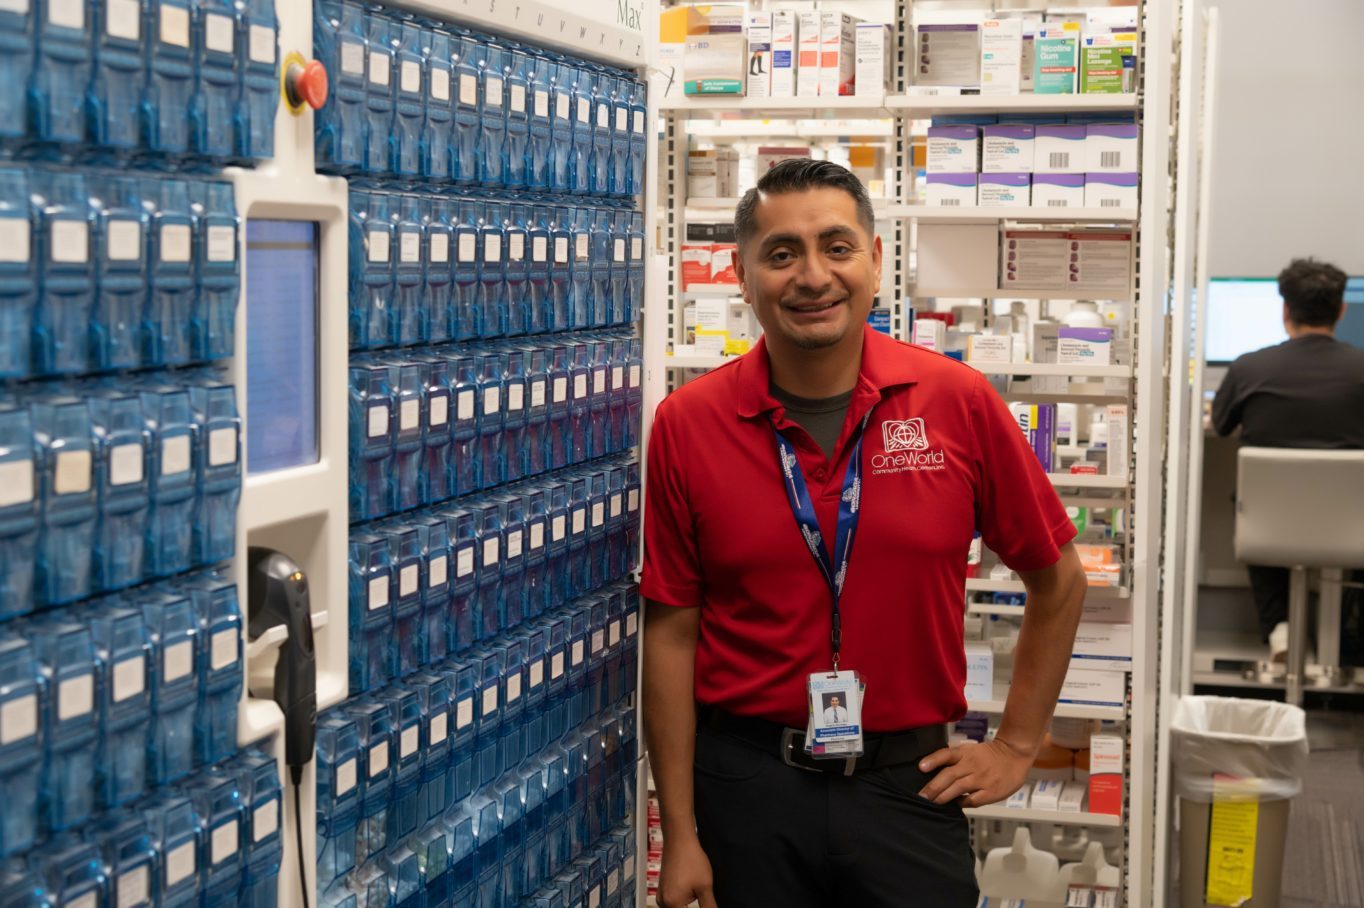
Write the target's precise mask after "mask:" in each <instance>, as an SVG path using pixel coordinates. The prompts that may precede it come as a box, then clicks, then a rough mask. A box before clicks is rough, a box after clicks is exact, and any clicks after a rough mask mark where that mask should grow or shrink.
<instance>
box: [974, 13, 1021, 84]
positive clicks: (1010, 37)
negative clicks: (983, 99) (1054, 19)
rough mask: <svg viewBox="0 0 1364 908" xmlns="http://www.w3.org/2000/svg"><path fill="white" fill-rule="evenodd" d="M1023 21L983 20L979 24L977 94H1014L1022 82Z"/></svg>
mask: <svg viewBox="0 0 1364 908" xmlns="http://www.w3.org/2000/svg"><path fill="white" fill-rule="evenodd" d="M1022 58H1023V20H1022V19H986V20H985V21H984V22H982V23H981V24H980V93H981V94H983V95H1016V94H1018V92H1019V86H1020V83H1021V81H1022V71H1021V69H1020V64H1021V61H1022Z"/></svg>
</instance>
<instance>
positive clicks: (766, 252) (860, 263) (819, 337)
mask: <svg viewBox="0 0 1364 908" xmlns="http://www.w3.org/2000/svg"><path fill="white" fill-rule="evenodd" d="M755 213H756V216H757V229H756V230H755V231H754V232H753V235H752V236H751V237H750V238H749V239H748V240H747V241H746V242H745V243H744V248H743V251H742V255H741V257H740V260H739V263H738V276H739V280H740V282H741V283H742V284H743V291H744V299H745V300H746V301H747V302H748V304H749V305H751V306H752V307H753V311H754V314H755V315H757V318H758V322H759V323H760V324H761V325H762V326H763V332H764V333H765V334H766V335H767V337H768V344H769V345H771V344H774V343H776V344H782V345H784V346H790V347H794V348H797V349H801V350H819V349H822V348H825V347H832V346H835V345H837V344H839V343H840V342H841V341H844V340H845V339H848V338H849V334H850V333H851V334H854V335H855V336H856V338H857V340H856V343H857V345H858V349H861V346H860V345H861V340H860V338H861V333H862V325H864V324H865V323H866V321H867V314H868V313H869V312H870V311H871V305H872V299H873V298H874V297H875V295H876V292H877V291H878V290H879V289H880V287H881V240H880V238H879V237H872V236H870V235H868V233H867V231H866V229H865V228H864V227H863V226H862V225H861V224H860V223H859V221H858V217H857V203H856V202H855V201H854V200H853V197H852V196H851V195H849V194H848V193H846V192H844V191H843V190H841V189H835V188H832V187H828V186H817V187H815V188H813V189H807V190H801V191H797V192H782V193H775V194H766V195H764V196H762V198H761V200H760V201H759V203H758V206H757V209H756V212H755ZM848 342H849V344H851V343H853V341H851V340H849V341H848Z"/></svg>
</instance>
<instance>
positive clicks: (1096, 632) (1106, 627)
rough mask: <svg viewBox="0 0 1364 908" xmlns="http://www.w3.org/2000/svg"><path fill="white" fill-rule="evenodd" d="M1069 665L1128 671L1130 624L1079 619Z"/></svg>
mask: <svg viewBox="0 0 1364 908" xmlns="http://www.w3.org/2000/svg"><path fill="white" fill-rule="evenodd" d="M1070 664H1071V665H1073V666H1076V667H1077V668H1082V669H1090V668H1092V669H1099V670H1103V671H1131V669H1132V625H1130V624H1099V623H1094V622H1088V621H1081V622H1080V624H1079V627H1078V629H1077V630H1076V632H1075V643H1074V644H1073V645H1072V647H1071V656H1070Z"/></svg>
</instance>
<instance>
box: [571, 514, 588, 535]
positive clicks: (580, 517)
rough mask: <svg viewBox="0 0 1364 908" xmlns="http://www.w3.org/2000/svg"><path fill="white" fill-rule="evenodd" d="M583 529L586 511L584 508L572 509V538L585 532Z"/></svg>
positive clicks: (585, 523)
mask: <svg viewBox="0 0 1364 908" xmlns="http://www.w3.org/2000/svg"><path fill="white" fill-rule="evenodd" d="M585 529H587V509H586V508H574V509H573V535H574V536H577V535H578V534H579V533H581V532H582V531H583V530H585Z"/></svg>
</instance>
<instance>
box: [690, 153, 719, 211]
mask: <svg viewBox="0 0 1364 908" xmlns="http://www.w3.org/2000/svg"><path fill="white" fill-rule="evenodd" d="M719 161H720V154H719V152H718V151H716V150H715V149H714V148H693V149H692V150H690V151H688V152H687V198H689V199H713V198H717V197H718V196H719V195H720V176H719Z"/></svg>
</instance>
